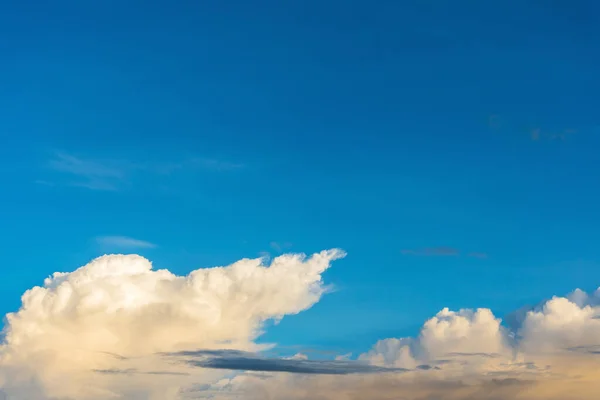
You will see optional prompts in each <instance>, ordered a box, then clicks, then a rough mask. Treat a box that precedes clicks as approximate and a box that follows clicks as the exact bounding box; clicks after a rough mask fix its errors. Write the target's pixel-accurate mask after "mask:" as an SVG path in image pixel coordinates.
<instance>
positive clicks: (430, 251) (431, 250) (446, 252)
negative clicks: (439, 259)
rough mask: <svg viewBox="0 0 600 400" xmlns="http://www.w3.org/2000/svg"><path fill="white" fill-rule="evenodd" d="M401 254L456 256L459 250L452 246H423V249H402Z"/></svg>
mask: <svg viewBox="0 0 600 400" xmlns="http://www.w3.org/2000/svg"><path fill="white" fill-rule="evenodd" d="M401 253H402V254H405V255H413V256H458V255H459V254H460V251H459V250H458V249H455V248H453V247H445V246H441V247H425V248H423V249H403V250H401Z"/></svg>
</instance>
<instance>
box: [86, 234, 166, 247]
mask: <svg viewBox="0 0 600 400" xmlns="http://www.w3.org/2000/svg"><path fill="white" fill-rule="evenodd" d="M96 242H98V243H99V244H101V245H103V246H106V247H119V248H124V249H134V248H138V249H152V248H154V247H156V245H155V244H154V243H151V242H147V241H145V240H139V239H134V238H131V237H127V236H98V237H97V238H96Z"/></svg>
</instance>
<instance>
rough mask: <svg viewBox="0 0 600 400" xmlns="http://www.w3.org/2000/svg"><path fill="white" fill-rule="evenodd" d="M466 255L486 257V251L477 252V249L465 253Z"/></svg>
mask: <svg viewBox="0 0 600 400" xmlns="http://www.w3.org/2000/svg"><path fill="white" fill-rule="evenodd" d="M467 256H468V257H472V258H488V255H487V253H483V252H479V251H472V252H470V253H469V254H467Z"/></svg>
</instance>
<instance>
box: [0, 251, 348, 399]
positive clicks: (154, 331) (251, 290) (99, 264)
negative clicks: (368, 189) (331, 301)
mask: <svg viewBox="0 0 600 400" xmlns="http://www.w3.org/2000/svg"><path fill="white" fill-rule="evenodd" d="M343 256H344V253H343V252H342V251H340V250H335V249H334V250H329V251H323V252H321V253H318V254H314V255H312V256H311V257H308V258H307V257H305V256H304V255H300V254H289V255H283V256H280V257H277V258H275V259H274V260H273V261H272V263H271V265H270V266H268V267H265V266H263V265H262V260H261V259H244V260H241V261H238V262H236V263H234V264H232V265H229V266H227V267H217V268H208V269H198V270H195V271H193V272H191V273H190V274H189V275H187V276H176V275H174V274H172V273H171V272H169V271H168V270H153V269H152V265H151V263H150V262H149V261H148V260H146V259H145V258H143V257H140V256H136V255H109V256H103V257H100V258H97V259H95V260H93V261H92V262H90V263H89V264H87V265H85V266H83V267H81V268H79V269H77V270H76V271H74V272H70V273H55V274H54V275H53V276H52V277H50V278H48V279H46V280H45V282H44V285H43V286H41V287H34V288H32V289H30V290H28V291H27V292H26V293H25V294H24V295H23V297H22V306H21V308H20V310H19V311H17V312H15V313H12V314H9V315H7V317H6V325H5V331H4V334H5V339H4V343H3V344H2V345H1V347H0V387H1V388H3V390H4V392H5V393H7V394H9V395H11V396H13V397H11V398H15V397H16V398H17V399H28V400H37V399H50V398H56V399H66V398H70V399H106V398H112V397H115V398H127V399H134V398H135V399H138V398H139V399H149V398H152V399H154V398H156V399H159V398H160V399H166V398H170V397H176V396H178V393H179V392H180V390H181V388H182V387H184V386H185V385H187V384H191V383H197V382H198V381H199V377H198V374H197V372H196V371H192V372H190V371H189V370H188V369H186V368H185V366H184V365H182V364H177V363H164V362H162V360H160V359H159V358H160V357H159V356H157V355H156V354H157V353H159V352H174V351H180V350H185V349H195V348H204V349H210V348H221V347H227V348H232V349H239V350H249V351H255V350H258V347H257V346H256V345H255V344H254V343H253V340H254V339H255V338H256V337H257V336H258V335H259V334H260V331H261V327H262V325H263V323H264V322H265V321H267V320H269V319H279V318H281V317H283V316H284V315H288V314H295V313H298V312H300V311H302V310H305V309H306V308H309V307H311V306H312V305H313V304H314V303H316V302H317V301H318V300H319V298H320V297H321V295H322V294H323V293H324V291H325V290H326V287H325V286H324V285H323V282H322V280H321V274H322V273H323V271H325V270H326V269H327V268H328V267H329V265H330V262H331V261H333V260H335V259H338V258H340V257H343ZM203 374H204V375H210V374H212V376H209V378H213V379H214V378H215V376H216V375H215V374H216V372H214V371H213V372H206V371H203Z"/></svg>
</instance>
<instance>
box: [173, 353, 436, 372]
mask: <svg viewBox="0 0 600 400" xmlns="http://www.w3.org/2000/svg"><path fill="white" fill-rule="evenodd" d="M163 356H167V357H174V358H181V359H182V362H184V363H185V364H187V365H190V366H194V367H200V368H211V369H228V370H236V371H257V372H289V373H296V374H315V375H348V374H373V373H383V372H406V371H409V370H408V369H406V368H388V367H379V366H375V365H372V364H368V363H366V362H361V361H351V360H342V359H338V360H309V359H307V358H306V357H292V358H265V357H261V356H260V355H258V354H255V353H250V352H245V351H239V350H196V351H181V352H175V353H163ZM420 367H421V368H419V369H425V368H427V366H420Z"/></svg>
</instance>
